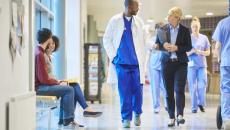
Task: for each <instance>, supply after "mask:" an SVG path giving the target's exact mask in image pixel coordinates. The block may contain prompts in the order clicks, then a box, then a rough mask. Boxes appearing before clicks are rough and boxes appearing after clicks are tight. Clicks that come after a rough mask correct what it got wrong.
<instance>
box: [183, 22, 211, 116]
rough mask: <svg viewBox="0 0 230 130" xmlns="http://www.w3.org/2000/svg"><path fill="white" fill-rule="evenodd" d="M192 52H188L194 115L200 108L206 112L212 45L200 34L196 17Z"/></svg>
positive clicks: (193, 28) (189, 82)
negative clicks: (209, 56)
mask: <svg viewBox="0 0 230 130" xmlns="http://www.w3.org/2000/svg"><path fill="white" fill-rule="evenodd" d="M191 29H192V34H191V39H192V47H193V48H192V50H191V51H189V52H187V55H188V58H189V62H188V75H187V77H188V78H187V79H188V86H189V93H190V96H191V104H192V105H191V106H192V113H197V109H198V107H199V108H200V111H201V112H205V108H204V107H205V104H206V99H205V95H206V88H207V82H208V81H207V61H206V56H208V55H210V43H209V40H208V37H207V36H205V35H203V34H200V21H199V19H198V18H197V17H194V18H193V19H192V22H191Z"/></svg>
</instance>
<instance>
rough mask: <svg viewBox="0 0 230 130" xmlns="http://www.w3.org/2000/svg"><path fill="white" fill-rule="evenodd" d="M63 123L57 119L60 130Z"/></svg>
mask: <svg viewBox="0 0 230 130" xmlns="http://www.w3.org/2000/svg"><path fill="white" fill-rule="evenodd" d="M63 122H64V120H63V119H59V121H58V128H61V127H62V125H63Z"/></svg>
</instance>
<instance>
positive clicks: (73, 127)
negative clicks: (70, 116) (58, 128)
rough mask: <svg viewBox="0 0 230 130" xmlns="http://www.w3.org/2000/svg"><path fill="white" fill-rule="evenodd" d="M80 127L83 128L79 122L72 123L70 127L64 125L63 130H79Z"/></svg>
mask: <svg viewBox="0 0 230 130" xmlns="http://www.w3.org/2000/svg"><path fill="white" fill-rule="evenodd" d="M79 127H82V125H79V124H78V123H77V122H75V121H72V122H70V123H69V125H66V126H64V125H63V126H62V129H63V130H77V129H78V128H79ZM83 127H84V126H83Z"/></svg>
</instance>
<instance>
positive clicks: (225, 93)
mask: <svg viewBox="0 0 230 130" xmlns="http://www.w3.org/2000/svg"><path fill="white" fill-rule="evenodd" d="M229 13H230V12H229ZM212 38H213V40H215V41H216V42H217V46H219V49H220V91H221V116H222V120H223V122H224V128H225V129H226V130H229V129H230V56H229V52H230V16H228V17H226V18H224V19H222V20H221V21H220V22H219V23H218V25H217V27H216V30H215V32H214V33H213V36H212Z"/></svg>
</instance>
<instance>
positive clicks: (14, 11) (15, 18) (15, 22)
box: [12, 2, 18, 27]
mask: <svg viewBox="0 0 230 130" xmlns="http://www.w3.org/2000/svg"><path fill="white" fill-rule="evenodd" d="M12 16H13V25H14V27H17V26H18V5H17V3H15V2H12Z"/></svg>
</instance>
